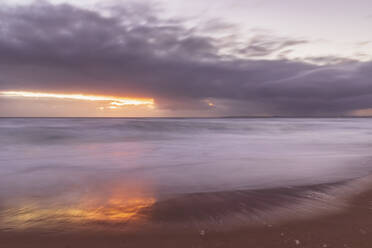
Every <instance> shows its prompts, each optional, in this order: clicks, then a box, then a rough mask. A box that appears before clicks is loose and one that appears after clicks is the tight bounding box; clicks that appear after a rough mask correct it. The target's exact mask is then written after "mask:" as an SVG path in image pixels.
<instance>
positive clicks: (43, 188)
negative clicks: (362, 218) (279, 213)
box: [0, 119, 372, 229]
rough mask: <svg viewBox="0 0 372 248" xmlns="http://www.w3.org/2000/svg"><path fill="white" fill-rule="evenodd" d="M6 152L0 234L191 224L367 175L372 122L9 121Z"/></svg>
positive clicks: (1, 168) (2, 129) (1, 153)
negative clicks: (173, 221)
mask: <svg viewBox="0 0 372 248" xmlns="http://www.w3.org/2000/svg"><path fill="white" fill-rule="evenodd" d="M0 145H1V150H0V228H1V229H22V228H26V229H27V228H33V227H51V226H62V225H63V224H74V223H75V224H76V223H79V224H82V225H84V224H87V225H89V224H90V223H97V222H105V223H128V222H132V221H134V222H135V221H136V220H138V221H139V220H140V219H143V218H147V217H149V218H150V219H152V220H155V221H156V220H168V219H169V218H168V216H167V215H168V214H169V213H171V212H172V211H173V215H174V216H175V218H176V217H177V218H178V219H188V218H189V216H188V214H189V213H190V214H191V215H190V216H197V218H202V217H203V215H204V214H206V215H208V214H209V215H210V214H211V213H208V210H211V209H214V210H213V211H214V212H215V213H216V215H221V214H227V212H228V211H229V210H231V211H233V210H234V209H235V210H236V211H241V208H235V207H234V204H240V203H244V204H245V205H249V204H253V203H254V201H256V200H257V199H258V198H257V197H256V195H255V194H253V196H251V195H252V194H251V193H239V194H238V193H237V194H231V193H226V194H225V193H224V194H217V195H213V194H209V195H208V194H206V195H204V194H200V195H197V197H194V196H193V197H182V195H193V194H199V193H208V192H210V193H212V192H239V191H242V190H243V191H246V190H257V189H269V188H279V187H281V188H289V187H298V186H306V185H317V184H325V183H326V184H327V183H334V182H340V181H343V180H349V179H354V178H358V177H362V176H365V175H368V174H369V172H370V170H371V163H370V156H371V155H370V149H371V147H372V119H0ZM300 192H302V191H300ZM275 194H277V191H275V190H274V191H273V193H270V197H271V198H272V197H275ZM286 194H287V193H286ZM291 194H292V193H291ZM301 194H302V193H301ZM232 195H234V197H232V198H231V197H230V198H231V199H230V200H231V201H230V202H229V203H226V201H227V200H228V199H229V196H232ZM299 195H300V194H297V195H296V196H295V197H287V196H285V195H283V196H281V197H279V198H280V200H282V199H297V197H299ZM179 196H181V198H178V197H179ZM235 196H237V197H235ZM239 197H244V198H247V197H251V198H249V199H253V200H249V201H248V200H244V199H243V200H242V199H240V198H239ZM265 197H266V196H265V195H262V196H261V195H260V197H259V198H260V199H259V200H260V201H262V204H263V205H265V206H266V205H273V204H274V203H271V202H268V203H267V204H266V203H265V202H266V201H265V199H264V198H265ZM172 199H178V200H175V201H172ZM195 199H196V200H195ZM247 199H248V198H247ZM188 200H190V201H197V202H198V203H199V205H198V204H191V203H189V202H185V201H188ZM214 201H215V202H218V204H219V205H221V206H226V207H225V208H223V209H222V208H221V209H219V208H213V207H210V206H211V205H210V202H214ZM264 203H265V204H264ZM180 204H181V205H182V206H181V205H180ZM262 204H261V205H262ZM275 204H276V203H275ZM194 205H195V206H199V208H200V209H204V210H203V211H198V210H195V211H194V210H193V209H190V208H192V206H194ZM212 205H213V204H212ZM253 205H254V204H253ZM256 205H257V204H256ZM258 205H260V204H258ZM261 205H260V206H261ZM173 206H176V207H173ZM177 206H178V207H177ZM183 206H190V207H183ZM175 208H176V209H175ZM180 209H182V213H180V212H174V211H178V210H179V211H181V210H180ZM247 209H249V206H247V207H245V208H244V209H242V211H246V212H247ZM235 210H234V211H235ZM188 211H191V212H188ZM192 211H194V212H192ZM143 213H147V214H148V215H152V216H146V215H144V214H143ZM181 217H182V218H181Z"/></svg>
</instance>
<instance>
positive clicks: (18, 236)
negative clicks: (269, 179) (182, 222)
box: [0, 189, 372, 248]
mask: <svg viewBox="0 0 372 248" xmlns="http://www.w3.org/2000/svg"><path fill="white" fill-rule="evenodd" d="M371 201H372V190H371V189H369V190H366V191H361V192H359V193H357V194H356V195H354V196H353V197H351V198H350V199H349V201H348V203H347V204H345V205H344V207H343V208H341V209H339V210H338V211H334V212H330V213H327V214H321V215H318V216H313V217H308V218H300V219H296V218H294V219H293V218H289V219H287V220H281V221H279V222H278V223H273V224H270V223H261V224H257V223H256V224H255V225H252V226H242V225H241V226H240V227H234V228H228V229H225V230H210V229H202V230H200V229H196V228H191V229H187V230H186V229H182V228H181V229H179V228H175V229H173V230H172V228H165V229H161V228H160V229H157V230H156V229H152V230H151V231H149V230H147V231H138V230H137V231H134V232H120V231H113V230H110V231H108V230H101V231H97V230H96V231H92V230H90V231H87V230H85V231H78V232H74V231H72V232H71V231H69V230H63V231H61V232H49V231H45V230H44V232H41V231H39V232H38V231H27V232H14V231H1V232H0V240H1V243H0V247H4V248H5V247H6V248H8V247H14V248H18V247H19V248H23V247H25V248H26V247H30V248H33V247H35V248H36V247H38V248H43V247H57V248H59V247H61V248H67V247H69V248H72V247H175V246H177V247H263V248H265V247H268V248H269V247H314V248H315V247H345V248H348V247H350V248H352V247H357V248H364V247H366V248H367V247H370V244H371V243H372V236H371V232H372V210H371ZM165 230H166V231H165Z"/></svg>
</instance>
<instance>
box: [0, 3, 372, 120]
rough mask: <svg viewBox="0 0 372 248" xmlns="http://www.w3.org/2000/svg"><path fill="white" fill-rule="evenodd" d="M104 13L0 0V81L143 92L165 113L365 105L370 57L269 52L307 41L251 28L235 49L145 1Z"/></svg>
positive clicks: (311, 110) (339, 110) (323, 110)
mask: <svg viewBox="0 0 372 248" xmlns="http://www.w3.org/2000/svg"><path fill="white" fill-rule="evenodd" d="M113 10H114V11H113ZM109 13H110V14H109V15H103V14H102V12H97V11H94V10H87V9H82V8H79V7H76V6H72V5H68V4H60V5H52V4H49V3H47V2H37V3H34V4H31V5H27V6H18V7H11V6H7V7H2V8H1V9H0V34H1V35H0V54H1V56H0V75H1V76H0V90H38V91H46V92H49V91H51V92H86V93H99V94H115V95H120V96H136V97H151V98H154V99H155V100H156V102H157V104H158V106H159V108H162V109H167V110H169V111H170V112H172V111H173V112H177V111H184V110H188V111H189V110H190V111H193V110H194V111H197V112H198V113H202V112H203V111H205V113H210V112H212V113H213V114H215V115H245V114H275V115H313V114H319V115H329V114H332V115H333V114H344V113H349V112H350V111H354V110H358V109H368V108H370V107H371V106H372V100H370V99H372V98H371V97H370V95H371V94H372V82H371V80H370V78H372V75H371V72H372V63H371V62H364V63H362V62H358V61H349V60H345V61H338V63H336V64H332V63H328V62H327V63H325V64H324V65H316V64H311V63H307V62H305V61H289V60H286V59H281V57H280V56H279V57H276V58H274V59H270V60H269V59H265V58H264V57H262V56H266V55H272V54H274V53H285V52H288V51H290V47H291V46H295V45H298V44H302V43H306V42H308V41H306V40H297V39H290V38H275V37H274V36H255V37H254V38H253V39H252V40H251V41H250V43H248V45H247V46H246V47H244V48H243V49H241V48H237V47H235V44H236V43H235V42H221V40H219V39H217V38H216V37H213V36H210V35H207V34H203V33H201V32H200V31H198V29H195V28H188V27H186V25H184V23H183V22H182V21H180V20H174V19H173V20H163V19H162V18H160V17H159V16H160V15H161V13H159V12H157V11H155V10H153V9H152V8H149V7H148V6H143V5H138V4H137V5H136V4H132V5H120V6H116V7H115V8H113V9H111V10H109ZM204 28H209V29H210V30H216V29H217V30H220V29H229V25H228V24H223V23H220V24H218V23H217V22H216V25H212V24H211V23H208V24H206V25H205V26H204ZM231 28H234V27H231ZM224 50H230V51H234V53H232V54H229V55H226V54H224V53H222V52H221V51H224ZM256 56H257V57H256ZM253 57H255V59H253ZM315 59H317V60H319V59H321V60H322V61H334V60H335V59H334V58H315ZM206 99H210V100H211V101H213V102H214V103H215V104H214V106H213V108H211V107H210V106H208V104H207V102H206Z"/></svg>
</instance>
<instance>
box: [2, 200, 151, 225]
mask: <svg viewBox="0 0 372 248" xmlns="http://www.w3.org/2000/svg"><path fill="white" fill-rule="evenodd" d="M154 203H155V198H153V197H145V196H141V195H136V196H128V195H126V196H125V195H124V194H120V193H118V194H112V195H111V196H109V197H105V198H103V199H102V197H99V196H98V197H97V195H91V196H86V197H82V198H80V200H79V202H77V203H75V204H69V205H67V204H66V205H65V204H63V203H62V204H63V205H61V203H60V202H56V204H55V205H54V206H50V205H48V204H41V202H38V203H35V202H34V203H27V204H23V205H22V206H18V207H13V208H10V209H8V210H7V211H6V214H5V215H3V216H4V218H3V219H2V220H0V226H4V227H9V228H15V229H24V228H31V227H35V226H37V227H50V226H55V225H57V226H58V225H60V224H61V223H63V224H66V223H70V224H78V223H89V222H107V223H120V222H126V221H129V220H131V221H132V220H137V219H139V217H140V216H137V215H138V214H139V213H140V211H141V210H142V209H144V208H147V207H150V206H151V205H152V204H154ZM137 217H138V218H137ZM77 226H79V225H77Z"/></svg>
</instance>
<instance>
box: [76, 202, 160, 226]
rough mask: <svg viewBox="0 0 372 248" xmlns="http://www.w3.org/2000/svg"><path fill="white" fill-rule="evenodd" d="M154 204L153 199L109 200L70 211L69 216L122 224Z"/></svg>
mask: <svg viewBox="0 0 372 248" xmlns="http://www.w3.org/2000/svg"><path fill="white" fill-rule="evenodd" d="M154 203H155V199H154V198H132V199H126V200H125V199H120V198H113V199H110V200H109V201H108V202H107V203H106V204H104V205H101V206H93V207H90V208H85V209H84V208H77V209H70V210H69V213H70V215H71V216H73V217H75V218H78V219H81V220H86V221H108V222H123V221H127V220H129V219H131V218H134V217H135V216H136V215H137V214H138V212H139V211H140V210H141V209H143V208H146V207H150V206H151V205H152V204H154Z"/></svg>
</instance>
